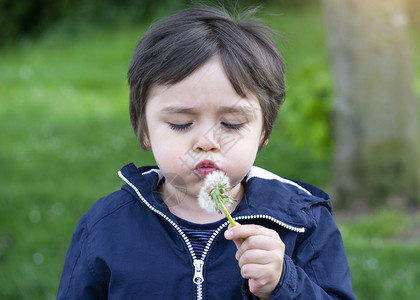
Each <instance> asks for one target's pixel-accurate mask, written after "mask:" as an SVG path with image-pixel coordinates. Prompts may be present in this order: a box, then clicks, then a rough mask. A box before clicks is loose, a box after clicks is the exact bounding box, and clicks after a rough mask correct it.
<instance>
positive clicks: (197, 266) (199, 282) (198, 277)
mask: <svg viewBox="0 0 420 300" xmlns="http://www.w3.org/2000/svg"><path fill="white" fill-rule="evenodd" d="M118 175H119V176H120V178H121V179H122V180H123V181H125V183H127V184H128V185H129V186H130V187H131V188H132V189H133V190H134V191H135V192H136V194H137V196H138V197H139V198H140V200H141V201H142V202H143V203H144V204H145V205H146V206H147V207H148V208H149V209H150V210H151V211H153V212H154V213H156V214H157V215H159V216H161V217H162V218H163V219H164V220H165V221H167V222H168V223H169V224H171V225H172V226H173V227H174V228H175V230H176V231H177V232H178V233H179V234H180V235H181V237H182V239H183V240H184V242H185V244H186V246H187V248H188V251H189V253H190V256H191V258H192V260H193V265H194V275H193V280H192V281H193V282H194V283H195V284H196V292H197V300H202V299H203V282H204V275H203V269H204V264H205V260H206V257H207V254H208V252H209V249H210V247H211V245H212V244H213V241H214V240H215V238H216V237H217V235H218V234H219V233H220V232H221V231H222V230H223V228H225V227H226V226H228V224H229V221H226V222H224V223H223V224H222V225H220V226H219V227H218V228H217V229H216V230H215V231H214V232H213V234H212V235H211V236H210V238H209V240H208V241H207V244H206V246H205V247H204V250H203V253H202V255H201V258H200V259H197V256H196V255H195V252H194V249H193V247H192V245H191V242H190V240H189V239H188V237H187V236H186V235H185V233H184V231H183V230H182V229H181V228H180V227H179V226H178V225H177V224H176V223H175V222H174V221H173V220H172V219H171V218H169V217H168V216H167V215H165V214H164V213H163V212H161V211H160V210H158V209H156V208H154V207H153V206H152V205H151V204H150V203H149V202H148V201H147V200H146V199H145V198H144V197H143V195H142V194H141V193H140V191H139V190H138V189H137V187H136V186H135V185H134V184H132V183H131V182H130V181H129V180H128V179H127V178H126V177H125V176H124V175H123V174H122V172H121V171H118ZM233 219H234V220H235V221H236V220H249V219H267V220H270V221H272V222H274V223H276V224H278V225H280V226H282V227H283V228H286V229H288V230H291V231H294V232H305V228H304V227H295V226H292V225H289V224H287V223H284V222H282V221H280V220H277V219H276V218H273V217H271V216H269V215H263V214H258V215H251V216H238V217H234V218H233Z"/></svg>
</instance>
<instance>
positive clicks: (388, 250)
mask: <svg viewBox="0 0 420 300" xmlns="http://www.w3.org/2000/svg"><path fill="white" fill-rule="evenodd" d="M339 227H340V230H341V233H342V236H343V240H344V244H345V248H346V252H347V256H348V260H349V265H350V270H351V275H352V280H353V287H354V292H355V294H356V297H357V298H358V299H414V298H416V295H418V294H419V292H420V286H419V284H418V283H419V282H420V237H419V235H418V232H419V230H420V215H419V214H418V213H417V214H409V213H403V212H401V211H391V210H382V211H378V212H376V213H375V214H373V215H370V216H365V217H362V218H358V219H356V220H353V221H351V222H344V223H340V225H339Z"/></svg>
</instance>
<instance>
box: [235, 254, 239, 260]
mask: <svg viewBox="0 0 420 300" xmlns="http://www.w3.org/2000/svg"><path fill="white" fill-rule="evenodd" d="M235 258H236V260H239V254H238V252H236V253H235Z"/></svg>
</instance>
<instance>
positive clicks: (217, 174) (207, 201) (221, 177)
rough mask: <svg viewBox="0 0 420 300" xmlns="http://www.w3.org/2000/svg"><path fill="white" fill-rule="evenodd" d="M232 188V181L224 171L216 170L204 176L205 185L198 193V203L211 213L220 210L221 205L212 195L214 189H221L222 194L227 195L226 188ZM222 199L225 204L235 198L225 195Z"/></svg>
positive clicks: (230, 202)
mask: <svg viewBox="0 0 420 300" xmlns="http://www.w3.org/2000/svg"><path fill="white" fill-rule="evenodd" d="M229 188H230V182H229V178H228V177H227V175H226V174H225V173H224V172H222V171H214V172H212V173H210V174H208V175H207V176H206V177H205V178H204V183H203V186H202V187H201V190H200V193H199V194H198V204H199V205H200V207H201V208H202V209H204V210H205V211H207V212H209V213H213V212H220V206H219V205H218V203H217V201H214V199H213V197H212V196H211V192H212V191H213V190H217V189H219V191H220V194H222V195H225V191H226V189H229ZM225 196H226V197H223V199H221V200H222V201H223V203H224V204H225V205H230V204H232V202H233V199H232V198H230V197H228V196H227V195H225Z"/></svg>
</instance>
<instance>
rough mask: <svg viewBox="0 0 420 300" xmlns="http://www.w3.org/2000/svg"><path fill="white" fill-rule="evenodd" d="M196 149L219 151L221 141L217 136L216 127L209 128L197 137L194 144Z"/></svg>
mask: <svg viewBox="0 0 420 300" xmlns="http://www.w3.org/2000/svg"><path fill="white" fill-rule="evenodd" d="M193 150H194V151H213V152H214V151H219V150H220V143H219V141H218V139H217V138H216V134H215V129H214V130H212V129H210V130H207V131H206V132H205V133H204V134H200V135H199V136H198V137H197V140H196V143H195V144H194V146H193Z"/></svg>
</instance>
